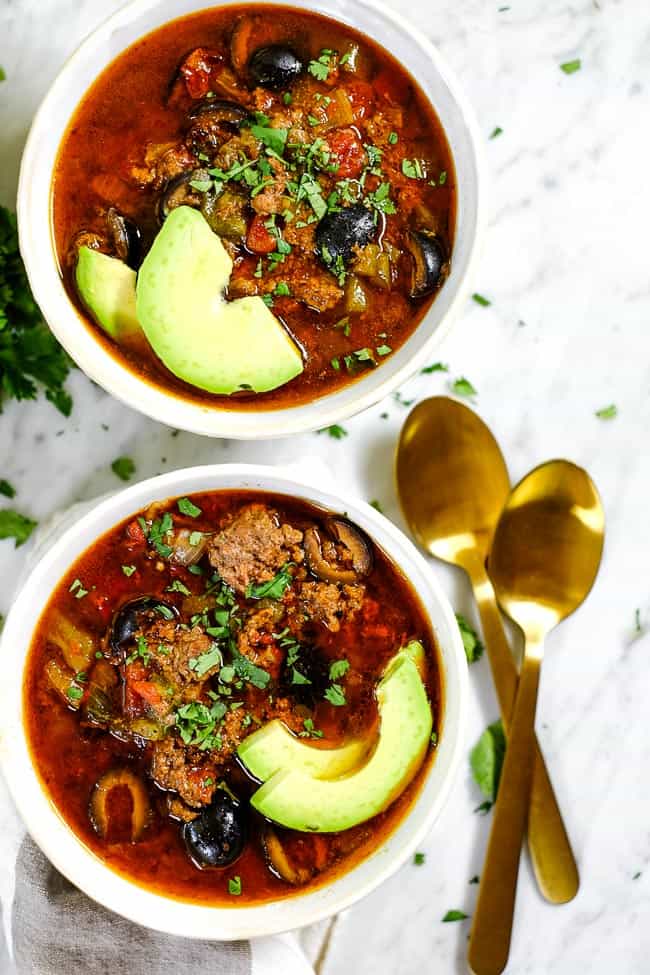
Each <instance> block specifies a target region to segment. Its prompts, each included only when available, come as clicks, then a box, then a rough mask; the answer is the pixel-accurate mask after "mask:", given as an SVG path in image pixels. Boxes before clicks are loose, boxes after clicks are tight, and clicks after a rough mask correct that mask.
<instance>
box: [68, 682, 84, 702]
mask: <svg viewBox="0 0 650 975" xmlns="http://www.w3.org/2000/svg"><path fill="white" fill-rule="evenodd" d="M65 693H66V697H69V698H70V700H71V701H79V700H81V698H82V697H83V696H84V692H83V691H82V689H81V688H80V687H75V686H74V684H71V685H70V687H68V689H67V690H66V692H65Z"/></svg>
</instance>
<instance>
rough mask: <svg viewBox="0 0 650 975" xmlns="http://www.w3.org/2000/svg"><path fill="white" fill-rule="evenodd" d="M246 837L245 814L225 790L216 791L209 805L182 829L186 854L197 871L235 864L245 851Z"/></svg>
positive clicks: (238, 803) (239, 804)
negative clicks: (200, 868) (197, 868)
mask: <svg viewBox="0 0 650 975" xmlns="http://www.w3.org/2000/svg"><path fill="white" fill-rule="evenodd" d="M246 834H247V828H246V815H245V810H244V808H243V807H242V805H241V803H240V802H237V800H236V799H233V798H232V796H230V795H228V793H227V792H226V791H225V790H224V789H217V790H216V791H215V794H214V799H213V800H212V802H211V803H210V805H209V806H206V808H205V809H203V810H202V811H201V812H200V813H199V815H198V816H197V817H196V819H193V820H192V821H191V822H189V823H185V824H184V825H183V827H182V828H181V835H182V837H183V842H184V843H185V847H186V849H187V852H188V853H189V855H190V857H191V858H192V860H193V862H194V863H195V864H196V866H197V867H227V866H229V865H230V864H231V863H234V862H235V860H236V859H237V857H238V856H240V854H241V853H242V850H243V849H244V844H245V843H246Z"/></svg>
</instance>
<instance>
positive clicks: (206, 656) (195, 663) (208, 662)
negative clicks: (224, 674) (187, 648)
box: [188, 643, 223, 677]
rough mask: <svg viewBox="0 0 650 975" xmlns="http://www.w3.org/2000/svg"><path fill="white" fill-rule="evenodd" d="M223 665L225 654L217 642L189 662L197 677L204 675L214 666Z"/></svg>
mask: <svg viewBox="0 0 650 975" xmlns="http://www.w3.org/2000/svg"><path fill="white" fill-rule="evenodd" d="M222 665H223V654H222V653H221V650H220V649H219V647H218V646H217V644H216V643H215V644H213V645H212V647H211V648H210V649H209V650H206V652H205V653H202V654H201V656H200V657H193V658H192V659H191V660H190V661H189V664H188V666H189V668H190V670H191V671H192V672H193V673H195V674H196V676H197V677H204V676H205V675H206V674H207V673H208V671H209V670H212V668H213V667H221V666H222Z"/></svg>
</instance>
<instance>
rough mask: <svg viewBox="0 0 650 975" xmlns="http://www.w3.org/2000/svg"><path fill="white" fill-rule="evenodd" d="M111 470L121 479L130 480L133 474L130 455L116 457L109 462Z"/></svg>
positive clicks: (133, 465)
mask: <svg viewBox="0 0 650 975" xmlns="http://www.w3.org/2000/svg"><path fill="white" fill-rule="evenodd" d="M111 470H112V471H113V474H115V475H116V476H117V477H119V479H120V480H121V481H130V480H131V478H132V477H133V475H134V474H135V464H134V463H133V461H132V460H131V458H130V457H118V458H117V460H114V461H113V463H112V464H111Z"/></svg>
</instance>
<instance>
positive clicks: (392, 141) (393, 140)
mask: <svg viewBox="0 0 650 975" xmlns="http://www.w3.org/2000/svg"><path fill="white" fill-rule="evenodd" d="M398 139H399V136H398V135H397V132H389V133H388V144H389V145H391V146H395V145H397V141H398Z"/></svg>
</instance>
